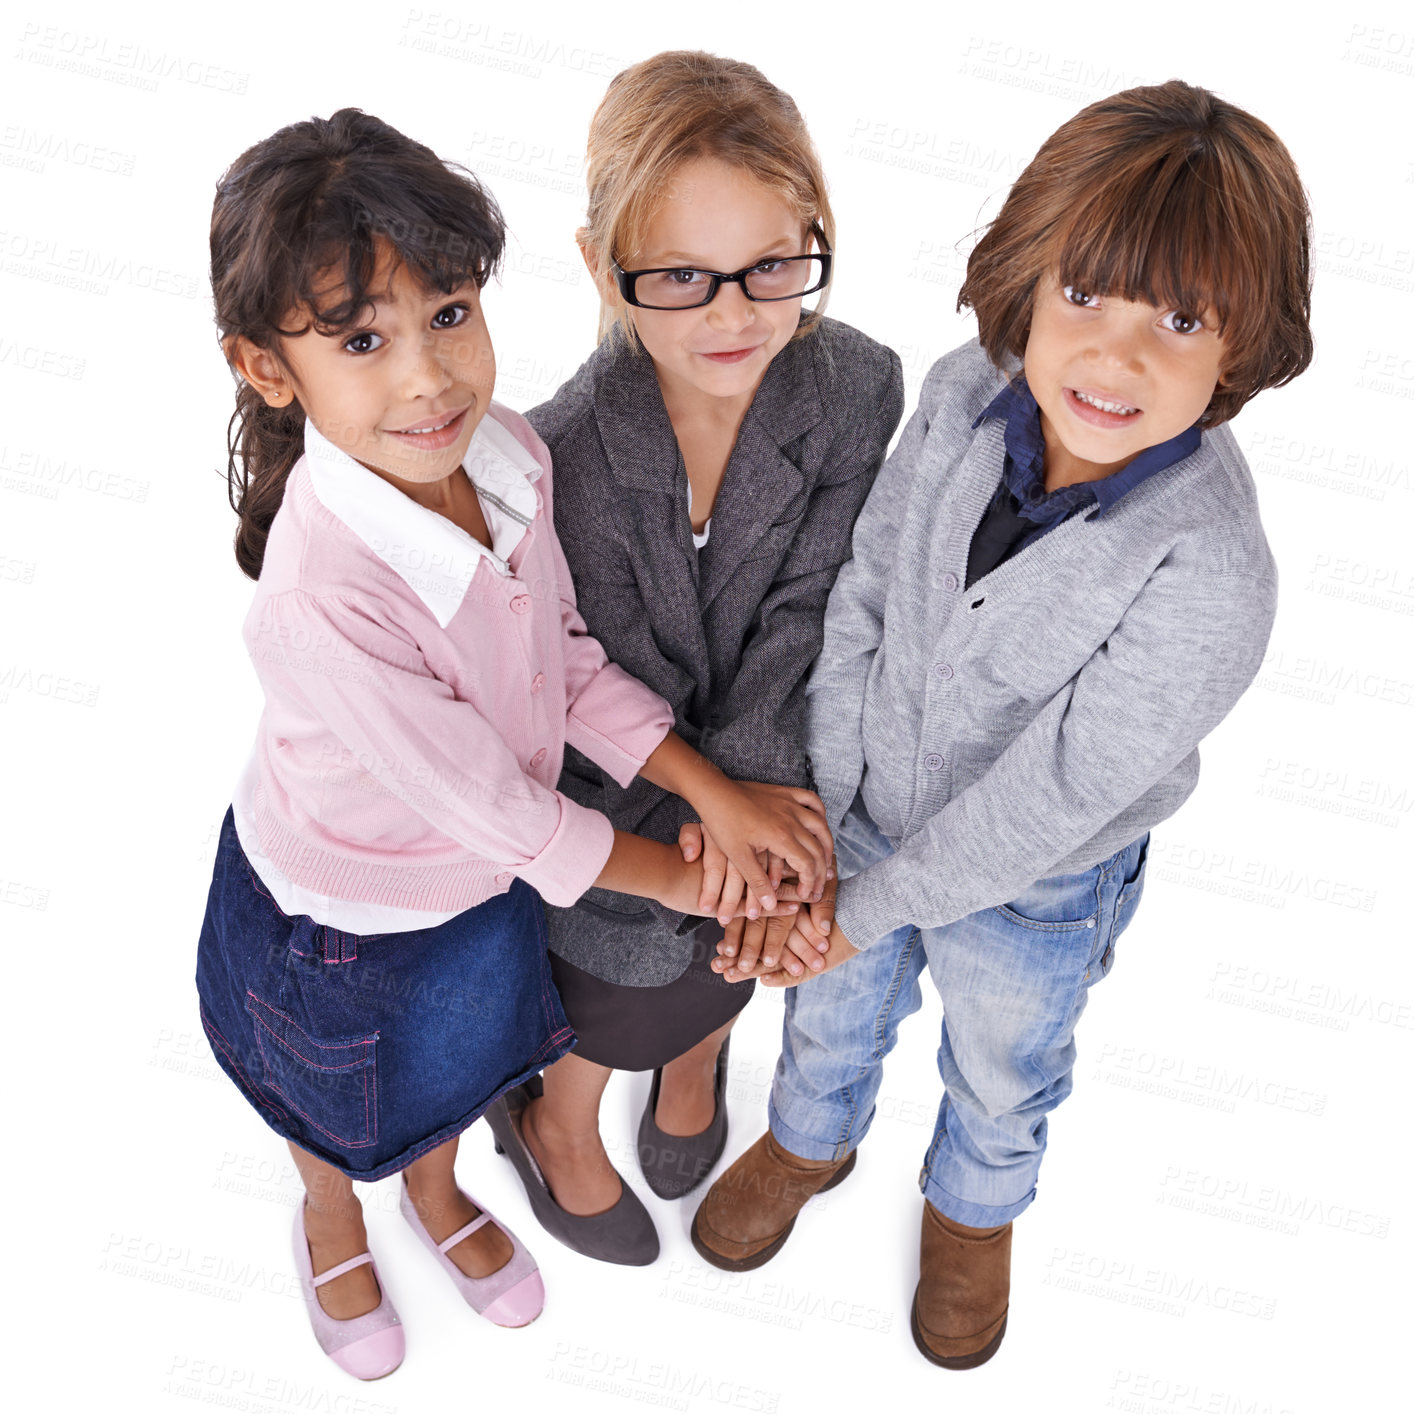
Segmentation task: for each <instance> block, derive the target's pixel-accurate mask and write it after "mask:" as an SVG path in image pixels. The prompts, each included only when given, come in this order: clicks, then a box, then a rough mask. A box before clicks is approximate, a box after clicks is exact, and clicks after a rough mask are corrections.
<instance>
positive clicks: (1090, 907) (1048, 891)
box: [996, 869, 1100, 933]
mask: <svg viewBox="0 0 1414 1414" xmlns="http://www.w3.org/2000/svg"><path fill="white" fill-rule="evenodd" d="M1099 877H1100V875H1099V870H1098V869H1087V870H1086V871H1085V872H1084V873H1083V874H1053V875H1051V877H1050V878H1048V879H1037V880H1036V882H1035V883H1034V884H1032V885H1031V887H1030V888H1029V889H1027V890H1026V891H1025V892H1024V893H1021V894H1018V895H1017V896H1016V898H1014V899H1012V901H1011V902H1010V903H999V904H997V906H996V912H998V913H1000V914H1001V915H1002V917H1003V918H1005V919H1006V920H1007V921H1008V922H1010V923H1015V924H1017V925H1018V926H1019V927H1022V928H1032V929H1035V930H1037V931H1038V932H1043V933H1081V932H1088V931H1090V930H1091V929H1093V928H1094V927H1095V925H1096V922H1097V921H1098V913H1099Z"/></svg>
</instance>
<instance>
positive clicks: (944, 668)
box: [933, 663, 952, 682]
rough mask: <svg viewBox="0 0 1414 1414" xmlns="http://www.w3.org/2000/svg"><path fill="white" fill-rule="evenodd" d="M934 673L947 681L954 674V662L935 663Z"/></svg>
mask: <svg viewBox="0 0 1414 1414" xmlns="http://www.w3.org/2000/svg"><path fill="white" fill-rule="evenodd" d="M933 673H934V675H935V676H937V677H940V678H942V680H943V681H944V682H946V681H947V680H948V679H949V678H950V677H951V676H952V664H951V663H934V664H933Z"/></svg>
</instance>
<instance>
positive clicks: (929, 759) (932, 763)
mask: <svg viewBox="0 0 1414 1414" xmlns="http://www.w3.org/2000/svg"><path fill="white" fill-rule="evenodd" d="M923 764H924V765H925V766H926V767H927V768H928V769H929V770H930V771H941V770H942V769H943V758H942V757H941V756H939V755H938V753H937V752H936V751H930V752H929V753H928V754H927V755H926V756H925V757H924V758H923Z"/></svg>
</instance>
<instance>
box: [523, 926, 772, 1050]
mask: <svg viewBox="0 0 1414 1414" xmlns="http://www.w3.org/2000/svg"><path fill="white" fill-rule="evenodd" d="M721 936H722V928H721V925H720V924H719V923H718V922H717V921H716V919H714V918H709V919H708V920H707V921H706V922H705V923H703V925H702V926H701V927H700V928H698V929H697V930H696V931H695V932H694V933H693V934H692V961H691V962H690V963H689V964H688V968H687V971H686V972H684V973H683V974H682V976H680V977H678V978H676V979H675V980H674V981H672V982H667V983H665V984H664V985H663V986H661V987H623V986H620V985H619V984H618V983H617V982H606V981H604V979H603V978H602V977H596V976H594V974H593V973H591V972H585V971H584V970H583V969H582V968H579V967H576V966H575V965H574V963H572V962H566V961H565V960H564V958H562V957H560V956H558V955H557V954H556V953H553V952H552V953H551V954H550V974H551V976H553V977H554V979H555V986H556V987H557V988H558V989H559V992H560V1002H561V1005H562V1006H563V1007H564V1011H565V1016H566V1017H567V1018H568V1020H569V1023H570V1025H571V1026H572V1027H573V1028H574V1029H575V1031H576V1033H577V1034H578V1036H579V1045H578V1046H576V1047H575V1052H574V1053H575V1055H577V1056H580V1057H581V1058H582V1059H584V1060H587V1061H593V1062H594V1064H595V1065H606V1066H608V1067H610V1069H612V1070H657V1069H658V1068H659V1067H660V1066H664V1065H666V1064H667V1063H668V1062H669V1061H671V1060H676V1059H677V1058H678V1057H679V1056H680V1055H683V1054H684V1053H685V1052H687V1051H690V1050H691V1049H692V1048H693V1047H694V1046H695V1045H696V1044H697V1043H698V1042H699V1041H702V1040H705V1039H706V1038H707V1037H708V1036H710V1035H711V1034H712V1032H714V1031H716V1030H717V1029H718V1028H719V1027H722V1026H725V1025H726V1024H727V1022H729V1021H731V1020H732V1019H733V1018H734V1017H735V1016H736V1015H737V1014H738V1013H739V1012H740V1011H741V1009H742V1008H743V1007H744V1006H745V1005H746V1004H747V1002H749V1001H750V1000H751V994H752V992H754V991H755V990H756V983H755V981H754V980H753V981H750V982H735V983H733V982H724V981H723V980H722V978H721V976H720V975H719V974H717V973H716V972H713V971H712V966H711V964H712V959H713V958H714V957H716V955H717V943H718V941H719V940H720V939H721Z"/></svg>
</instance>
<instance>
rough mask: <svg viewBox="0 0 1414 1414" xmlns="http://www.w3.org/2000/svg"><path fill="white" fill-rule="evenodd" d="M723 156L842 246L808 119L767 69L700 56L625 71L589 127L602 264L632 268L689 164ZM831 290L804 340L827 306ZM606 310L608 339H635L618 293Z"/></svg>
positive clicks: (588, 231)
mask: <svg viewBox="0 0 1414 1414" xmlns="http://www.w3.org/2000/svg"><path fill="white" fill-rule="evenodd" d="M701 157H713V158H716V159H717V160H718V161H720V162H724V163H726V165H727V166H729V167H734V168H736V169H738V170H740V171H742V172H745V173H746V174H747V175H748V176H750V177H752V178H753V179H754V180H756V181H758V182H760V183H761V185H762V186H764V187H767V188H769V189H770V190H771V191H773V192H775V193H777V194H778V195H779V196H780V197H781V199H782V200H783V201H784V202H785V203H786V204H787V205H788V206H789V207H790V208H791V210H792V211H794V212H795V213H796V214H797V215H798V216H799V217H800V224H801V227H802V229H805V228H808V227H809V226H811V225H812V224H814V225H816V226H818V227H819V229H820V231H821V232H823V236H824V248H825V249H826V250H833V249H834V245H835V221H834V214H833V213H832V212H831V210H830V200H829V197H828V195H827V194H826V191H825V174H824V170H823V169H822V167H821V166H820V158H819V155H818V154H817V153H816V151H815V144H814V143H812V142H811V140H810V134H809V133H808V132H807V131H806V128H805V120H804V119H803V118H802V117H801V116H800V110H799V109H798V108H797V107H796V106H795V103H794V102H793V101H792V99H791V97H790V95H789V94H786V93H782V92H781V90H780V89H778V88H777V87H776V86H775V84H773V83H771V82H770V80H769V79H767V78H766V76H765V75H764V74H763V73H762V72H761V71H760V70H759V69H757V68H754V67H752V65H750V64H742V63H739V62H737V61H736V60H733V59H721V58H718V57H717V56H716V55H715V54H704V53H701V52H700V51H696V50H688V49H676V50H670V51H668V52H667V53H664V54H655V55H654V56H653V58H651V59H645V60H643V62H642V63H639V64H634V65H633V66H632V67H631V68H628V69H625V70H624V71H623V72H622V73H620V74H616V75H615V76H614V78H613V79H612V80H611V81H610V83H609V91H608V92H607V93H606V94H605V95H604V99H603V102H601V103H600V105H599V107H598V109H597V110H596V111H595V114H594V118H593V120H592V121H591V123H590V125H589V149H588V153H587V163H588V179H589V210H588V212H587V214H586V217H585V224H584V225H583V226H582V227H581V228H580V229H579V231H578V232H577V233H576V235H577V237H578V239H579V242H580V244H581V245H582V246H586V247H589V248H592V249H593V251H594V252H595V255H596V257H597V259H598V260H599V261H600V262H601V263H607V262H608V261H611V260H612V261H617V262H618V263H619V265H620V266H623V267H626V268H630V269H631V268H632V261H633V259H634V256H635V255H636V254H637V252H638V251H639V250H640V249H641V248H642V244H643V240H644V236H645V234H646V232H647V229H648V225H649V222H651V221H652V219H653V217H654V215H655V214H656V212H657V210H658V208H659V206H660V205H661V203H662V202H663V201H665V200H667V199H668V198H669V197H670V195H671V193H672V191H673V178H674V175H675V174H676V172H677V171H678V169H679V168H681V167H682V165H683V164H684V163H685V162H690V161H693V160H694V159H696V158H701ZM828 294H829V286H828V285H827V286H826V287H825V288H824V289H823V290H821V291H820V296H819V300H818V303H817V305H816V307H815V309H814V310H813V311H807V312H805V313H804V314H803V315H802V318H801V322H800V328H799V329H798V330H797V331H796V333H795V336H794V337H796V338H799V337H801V336H802V335H804V334H807V333H809V332H810V330H811V329H813V328H814V327H815V324H816V323H817V322H818V318H819V315H820V314H821V313H822V312H823V310H824V307H825V300H826V296H827V295H828ZM601 300H602V303H601V305H600V310H599V337H600V338H601V339H602V338H604V336H605V335H606V334H608V333H609V331H610V330H611V329H612V328H613V327H614V325H615V324H618V325H621V326H622V328H623V330H624V332H625V334H627V335H628V337H629V339H630V341H632V340H634V338H635V335H634V330H633V324H632V319H631V317H630V316H629V314H628V307H627V306H626V305H625V304H624V303H623V301H622V300H621V299H620V298H619V297H618V292H617V290H614V291H613V292H612V294H611V296H610V297H608V298H605V297H604V296H603V295H602V292H601Z"/></svg>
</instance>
